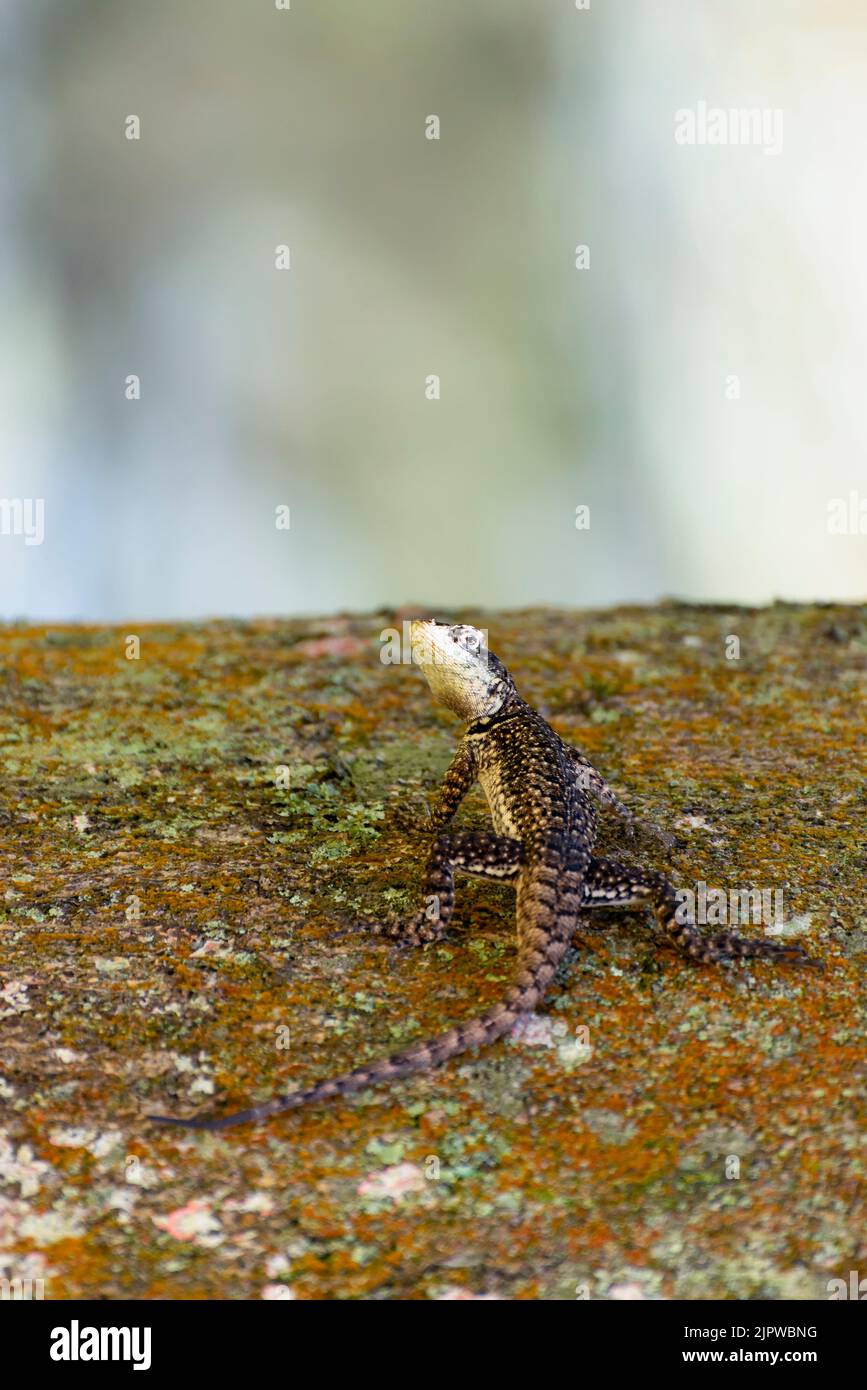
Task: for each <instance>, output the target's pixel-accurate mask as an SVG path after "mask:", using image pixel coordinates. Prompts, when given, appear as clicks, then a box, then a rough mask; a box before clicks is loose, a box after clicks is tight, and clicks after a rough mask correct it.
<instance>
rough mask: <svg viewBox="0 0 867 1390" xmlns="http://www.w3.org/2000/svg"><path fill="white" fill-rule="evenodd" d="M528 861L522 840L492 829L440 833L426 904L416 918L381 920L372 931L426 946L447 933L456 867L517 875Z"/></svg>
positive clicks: (499, 876)
mask: <svg viewBox="0 0 867 1390" xmlns="http://www.w3.org/2000/svg"><path fill="white" fill-rule="evenodd" d="M523 860H524V852H523V847H522V845H521V842H520V840H512V839H510V838H509V836H508V835H494V834H492V833H490V832H489V831H482V830H462V831H456V832H454V833H453V834H451V835H440V836H438V838H437V839H436V841H435V842H434V845H433V848H432V850H431V852H430V855H429V857H428V861H427V868H426V870H425V881H424V906H423V907H421V908H419V910H418V912H416V913H414V915H413V916H412V917H409V918H406V919H404V920H401V919H399V918H397V919H393V920H390V921H387V922H377V923H375V924H374V925H373V926H372V927H371V928H370V930H371V931H372V932H373V933H374V934H375V935H376V936H384V937H387V938H388V939H390V940H392V941H398V942H400V943H401V944H403V945H407V946H424V945H426V944H427V943H428V942H431V941H439V939H440V937H441V936H443V935H444V933H445V930H446V927H447V926H448V924H449V920H450V918H451V915H452V912H453V911H454V906H455V870H456V869H457V870H459V871H460V872H461V873H465V874H473V875H475V876H477V877H479V878H495V879H499V880H501V881H506V880H508V879H511V878H515V877H516V876H517V874H518V873H519V872H520V869H521V865H522V864H523Z"/></svg>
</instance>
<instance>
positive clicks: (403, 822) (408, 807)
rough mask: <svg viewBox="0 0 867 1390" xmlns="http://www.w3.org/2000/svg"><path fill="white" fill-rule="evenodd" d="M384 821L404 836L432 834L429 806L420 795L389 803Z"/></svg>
mask: <svg viewBox="0 0 867 1390" xmlns="http://www.w3.org/2000/svg"><path fill="white" fill-rule="evenodd" d="M386 819H387V822H388V825H389V827H391V828H393V829H395V830H399V831H400V832H401V833H402V834H404V835H430V834H432V832H433V820H432V817H431V809H430V806H429V805H428V803H427V801H426V799H425V798H424V797H423V796H420V795H419V796H410V797H406V798H405V799H403V800H401V801H392V802H389V804H388V807H387V811H386Z"/></svg>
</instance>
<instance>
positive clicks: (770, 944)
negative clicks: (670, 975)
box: [581, 859, 818, 965]
mask: <svg viewBox="0 0 867 1390" xmlns="http://www.w3.org/2000/svg"><path fill="white" fill-rule="evenodd" d="M645 904H646V905H647V906H649V907H650V908H651V909H652V911H653V914H654V916H655V917H656V920H657V922H658V923H659V925H660V926H661V927H662V928H663V930H664V931H666V932H667V933H668V935H669V937H670V938H671V940H672V942H673V943H674V945H675V946H676V947H677V949H678V950H679V951H682V952H683V954H684V955H687V956H691V957H692V959H693V960H698V961H702V962H703V963H704V964H709V965H719V964H720V963H721V962H723V961H727V960H730V959H732V958H735V959H741V960H743V959H745V958H746V957H750V956H755V957H763V958H764V959H765V960H777V961H790V962H792V963H794V964H801V965H815V964H818V962H816V961H814V960H812V958H811V957H810V956H808V955H807V953H806V951H805V950H804V948H803V947H802V946H798V945H796V944H794V943H791V942H785V941H768V940H767V939H766V938H764V937H746V936H738V935H737V934H736V933H734V932H718V933H717V934H716V935H715V936H702V935H701V933H700V932H698V931H696V929H695V926H694V924H693V923H692V922H691V921H690V920H689V919H688V918H687V917H686V914H685V912H684V908H683V905H682V904H681V903H680V902H679V901H678V897H677V894H676V892H675V890H674V888H673V886H672V885H671V884H670V883H669V881H668V879H667V878H666V877H665V875H664V874H660V873H657V872H656V871H655V870H653V869H634V868H632V867H631V866H630V865H628V864H619V863H618V862H617V861H616V860H614V859H591V860H590V863H589V865H588V866H587V872H586V874H585V877H584V885H583V900H582V904H581V906H582V909H583V910H584V911H586V910H587V909H588V908H591V909H592V908H597V907H639V906H643V905H645Z"/></svg>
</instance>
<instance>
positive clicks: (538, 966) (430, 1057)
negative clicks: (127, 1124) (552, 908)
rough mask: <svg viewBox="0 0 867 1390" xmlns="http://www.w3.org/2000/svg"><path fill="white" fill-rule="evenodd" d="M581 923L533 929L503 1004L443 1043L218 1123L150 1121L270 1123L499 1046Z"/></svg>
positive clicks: (161, 1119) (193, 1122) (564, 916)
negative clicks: (477, 1050)
mask: <svg viewBox="0 0 867 1390" xmlns="http://www.w3.org/2000/svg"><path fill="white" fill-rule="evenodd" d="M575 922H576V918H575V915H574V913H572V912H564V911H563V910H562V909H561V911H560V912H557V913H554V914H552V926H551V927H550V928H543V927H538V926H537V927H529V928H527V929H526V930H525V931H524V932H522V933H521V941H520V945H519V948H518V961H517V969H516V973H515V978H514V980H513V982H512V984H511V985H510V987H509V988H508V989H507V990H506V992H505V994H504V995H503V997H502V999H501V1000H500V1001H499V1003H497V1004H494V1005H493V1007H492V1008H490V1009H487V1010H486V1011H485V1012H484V1013H483V1014H479V1015H478V1016H477V1017H476V1018H473V1019H470V1021H469V1022H468V1023H464V1024H460V1025H459V1026H458V1027H456V1028H451V1029H449V1031H448V1032H447V1033H442V1034H441V1035H440V1036H439V1037H438V1038H433V1039H431V1040H429V1041H428V1042H422V1043H416V1044H415V1046H414V1047H408V1048H407V1049H406V1050H405V1051H404V1052H397V1053H395V1054H394V1055H393V1056H391V1057H384V1058H382V1060H381V1061H378V1062H371V1063H370V1065H369V1066H366V1067H357V1068H356V1070H355V1071H350V1072H345V1073H344V1074H343V1075H342V1076H334V1077H332V1078H331V1079H330V1080H328V1081H318V1082H317V1083H316V1085H315V1086H310V1087H309V1088H308V1089H307V1090H304V1091H290V1092H289V1093H288V1094H286V1095H282V1096H275V1097H274V1098H273V1100H266V1101H265V1102H264V1103H263V1104H262V1105H254V1106H252V1107H251V1108H250V1109H249V1110H237V1111H234V1112H233V1113H232V1114H229V1115H218V1116H216V1117H214V1118H212V1119H211V1118H208V1117H207V1116H201V1117H195V1116H194V1117H193V1118H191V1119H188V1120H184V1119H175V1118H174V1116H171V1115H149V1116H148V1119H149V1120H153V1121H154V1123H156V1124H161V1125H178V1126H181V1127H182V1128H184V1129H228V1128H229V1127H230V1126H231V1125H244V1124H250V1123H253V1122H255V1121H258V1120H266V1119H268V1117H269V1116H271V1115H279V1114H281V1113H282V1112H283V1111H284V1110H297V1109H298V1108H299V1107H300V1106H302V1105H314V1104H316V1103H317V1102H318V1101H321V1100H331V1099H333V1098H334V1097H335V1096H349V1095H352V1093H353V1092H354V1091H363V1090H366V1089H367V1087H368V1086H373V1085H375V1084H376V1083H377V1082H379V1081H391V1080H393V1079H395V1078H396V1077H401V1076H411V1075H413V1074H414V1073H416V1072H424V1071H430V1070H431V1069H432V1068H433V1067H438V1066H440V1064H441V1063H443V1062H447V1061H449V1059H450V1058H452V1057H457V1056H458V1055H459V1053H462V1052H468V1051H469V1050H470V1049H471V1048H475V1047H483V1046H485V1044H487V1043H491V1042H494V1041H495V1039H497V1038H501V1037H502V1036H503V1034H504V1033H508V1031H509V1029H510V1028H512V1026H513V1025H514V1024H515V1022H516V1021H517V1019H518V1018H519V1017H520V1016H521V1014H524V1013H528V1012H529V1011H530V1010H532V1009H535V1007H536V1005H537V1004H538V1003H539V1002H540V1000H541V999H542V998H543V996H544V994H545V992H546V990H547V988H548V986H549V985H550V983H551V981H552V979H553V978H554V973H555V971H556V969H557V966H558V965H559V963H560V961H561V960H562V958H563V956H564V955H565V953H566V949H567V947H568V945H569V940H570V938H571V936H572V932H573V930H574V928H575ZM554 923H555V924H554Z"/></svg>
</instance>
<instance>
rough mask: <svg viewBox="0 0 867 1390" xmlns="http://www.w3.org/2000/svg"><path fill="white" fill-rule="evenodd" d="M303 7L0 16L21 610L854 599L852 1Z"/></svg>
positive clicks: (862, 408)
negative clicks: (711, 115) (747, 114)
mask: <svg viewBox="0 0 867 1390" xmlns="http://www.w3.org/2000/svg"><path fill="white" fill-rule="evenodd" d="M283 3H286V0H283ZM278 4H279V0H278V3H275V0H243V3H242V0H65V3H63V4H62V5H60V4H58V3H56V0H3V4H2V6H0V66H2V72H0V127H2V131H3V137H2V143H3V157H2V164H0V298H2V315H0V501H2V500H5V502H6V507H5V510H4V511H3V512H2V517H0V520H2V523H3V530H4V534H0V595H2V604H0V610H2V613H3V615H4V616H6V617H16V616H27V617H31V618H44V619H49V620H58V619H85V620H94V621H99V620H121V619H133V618H135V619H141V620H144V619H147V618H160V617H196V616H208V615H216V614H224V615H246V614H270V613H273V614H279V613H287V614H291V613H305V612H308V613H309V612H326V611H330V610H334V609H341V608H350V609H363V608H370V607H378V606H381V605H390V604H398V603H402V602H418V603H426V604H429V605H430V606H431V607H440V608H445V607H448V606H457V605H462V604H483V605H489V606H521V605H526V604H535V603H556V604H564V605H598V604H607V603H612V602H617V601H624V600H639V601H644V602H652V601H654V600H656V599H657V598H659V597H660V596H663V595H677V596H680V597H685V598H692V599H702V600H707V599H714V600H720V601H729V600H740V601H745V602H746V601H748V602H752V601H767V600H771V599H773V598H775V597H784V598H790V599H799V598H803V599H810V598H827V599H848V600H863V599H865V598H867V534H864V535H862V534H859V529H858V525H859V523H858V519H857V518H858V516H859V515H860V513H859V511H858V508H859V507H860V504H861V501H862V500H864V512H865V516H864V521H863V525H864V530H865V532H867V463H865V459H867V390H865V386H867V381H865V375H867V350H865V349H867V255H865V247H867V179H865V169H864V146H865V135H867V11H865V8H864V5H863V0H823V3H822V4H821V5H817V4H816V3H815V0H775V3H774V4H773V5H767V4H765V5H757V4H756V3H755V0H727V2H726V4H724V5H723V4H719V3H714V0H658V3H655V4H653V5H648V4H644V3H641V0H605V3H603V0H591V3H590V7H589V8H586V9H579V8H577V6H576V4H575V3H574V0H533V3H532V4H528V3H527V0H472V3H467V0H435V3H434V0H371V3H369V4H361V3H359V0H291V5H290V6H289V7H288V8H278ZM700 103H706V104H707V106H708V107H721V108H724V109H726V110H728V109H733V108H760V109H763V110H767V111H769V112H781V113H782V117H781V119H782V122H783V124H782V126H781V127H780V130H781V133H782V140H781V141H780V140H776V141H775V142H774V144H773V146H772V147H771V146H769V144H768V142H767V141H765V142H764V143H753V144H750V145H733V144H727V145H719V144H716V145H711V144H708V143H695V144H692V145H690V144H683V143H679V141H678V139H676V138H675V136H676V129H677V125H678V122H677V117H676V113H677V112H678V111H682V110H684V109H686V110H689V111H698V109H699V105H700ZM432 116H435V117H436V118H437V121H438V124H439V129H438V131H437V129H436V125H437V123H436V122H432V121H431V120H430V119H429V118H430V117H432ZM130 117H137V118H138V121H139V122H140V132H139V134H140V138H138V139H129V138H127V135H128V133H130V132H131V131H132V130H134V127H135V122H133V123H132V124H130V121H129V118H130ZM437 133H438V135H439V138H438V139H436V138H428V137H429V136H430V135H433V134H437ZM579 246H584V247H587V248H589V250H588V251H587V252H582V253H578V254H577V255H576V247H579ZM278 247H288V248H289V249H288V261H289V265H288V268H278V264H277V262H278V259H279V258H280V253H278V250H277V248H278ZM283 259H284V261H285V259H286V253H285V252H284V253H283ZM576 260H577V261H578V262H579V263H580V268H579V267H578V266H576ZM588 262H589V263H588ZM131 377H137V378H138V379H139V383H140V398H138V399H135V390H136V388H135V385H134V384H133V385H132V387H130V384H129V378H131ZM434 378H437V379H438V380H433V379H434ZM131 390H132V393H133V398H131V399H130V398H129V395H130V391H131ZM25 499H31V500H32V501H34V502H35V500H36V499H42V500H43V502H44V535H43V536H42V540H41V544H35V543H34V544H27V537H26V536H25V534H24V533H23V531H22V527H23V526H25V525H26V513H25V512H24V511H23V510H22V511H21V512H20V513H18V514H16V509H15V506H14V505H13V504H14V503H15V502H16V501H21V502H22V504H23V502H24V500H25ZM835 499H838V501H839V502H845V504H846V508H847V515H848V516H849V521H848V524H847V525H846V526H844V527H843V529H842V531H841V529H840V526H839V524H838V526H837V529H836V530H829V516H830V515H831V512H829V508H831V509H832V510H833V508H834V506H835V505H837V503H835ZM578 507H587V508H589V526H584V527H582V528H578V527H576V508H578ZM280 508H284V509H285V508H288V509H289V511H288V513H287V512H286V511H285V510H284V511H278V509H280ZM578 515H579V519H583V520H584V521H587V519H588V514H586V513H580V514H578ZM16 516H17V519H16ZM287 517H288V519H289V526H288V528H286V526H285V522H286V519H287ZM21 518H23V520H22V519H21ZM278 518H279V519H280V520H281V523H282V524H281V525H280V526H278V524H277V520H278ZM30 538H31V539H34V540H35V539H36V535H35V532H34V531H31V534H30Z"/></svg>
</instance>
